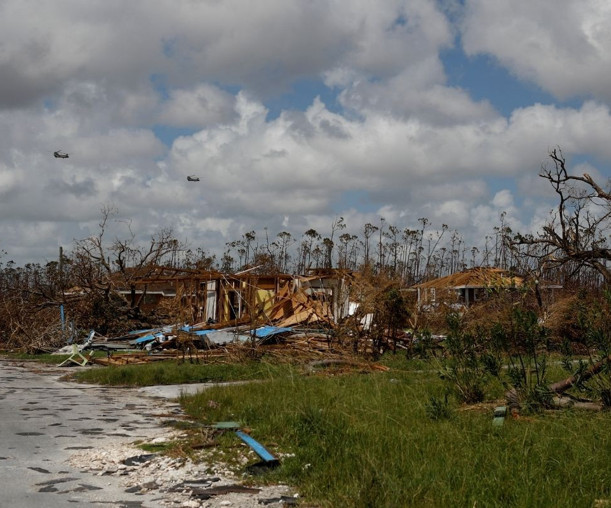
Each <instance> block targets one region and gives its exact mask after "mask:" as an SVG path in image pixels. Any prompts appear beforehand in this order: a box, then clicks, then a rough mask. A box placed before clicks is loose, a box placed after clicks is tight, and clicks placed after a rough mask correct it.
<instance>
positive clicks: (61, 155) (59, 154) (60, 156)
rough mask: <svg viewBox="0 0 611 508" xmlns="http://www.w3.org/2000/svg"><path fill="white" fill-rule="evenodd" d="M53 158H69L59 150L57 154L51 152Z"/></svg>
mask: <svg viewBox="0 0 611 508" xmlns="http://www.w3.org/2000/svg"><path fill="white" fill-rule="evenodd" d="M53 157H55V158H56V159H67V158H68V157H70V155H68V154H67V153H64V152H62V151H61V150H58V151H57V152H53Z"/></svg>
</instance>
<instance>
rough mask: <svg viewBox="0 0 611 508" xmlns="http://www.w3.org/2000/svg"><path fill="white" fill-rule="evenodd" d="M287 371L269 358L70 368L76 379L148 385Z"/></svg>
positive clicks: (241, 378)
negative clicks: (265, 360)
mask: <svg viewBox="0 0 611 508" xmlns="http://www.w3.org/2000/svg"><path fill="white" fill-rule="evenodd" d="M289 372H290V367H289V366H287V365H285V364H274V363H270V362H255V361H252V362H243V363H235V364H228V363H209V364H205V365H201V364H192V363H179V362H177V361H173V360H168V361H164V362H155V363H148V364H141V365H124V366H111V367H103V368H97V367H94V368H90V369H84V370H79V371H76V372H74V375H73V378H74V379H75V380H76V381H79V382H84V383H96V384H103V385H114V386H152V385H167V384H183V383H213V382H217V383H220V382H223V381H245V380H253V379H267V378H278V377H283V376H286V375H288V373H289Z"/></svg>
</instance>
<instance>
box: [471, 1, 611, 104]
mask: <svg viewBox="0 0 611 508" xmlns="http://www.w3.org/2000/svg"><path fill="white" fill-rule="evenodd" d="M610 23H611V4H609V2H607V1H605V0H558V1H555V2H532V1H529V0H516V1H513V2H506V1H504V0H467V2H465V9H464V22H463V26H462V41H463V47H464V49H465V51H466V53H467V54H469V55H476V54H480V53H486V54H490V55H492V56H494V57H495V58H497V59H498V61H499V62H500V63H501V64H502V65H503V66H505V67H507V68H508V69H509V70H510V71H512V72H513V73H514V74H515V75H516V76H518V77H519V78H521V79H524V80H528V81H532V82H533V83H536V84H537V85H539V86H540V87H541V88H543V89H544V90H547V91H549V92H551V93H552V94H554V95H555V96H556V97H558V98H560V99H568V98H570V97H575V96H578V97H583V96H591V97H595V98H598V99H601V100H605V101H608V100H610V99H611V75H610V74H609V72H607V70H608V68H609V66H610V65H611V36H610V34H609V30H608V27H609V24H610Z"/></svg>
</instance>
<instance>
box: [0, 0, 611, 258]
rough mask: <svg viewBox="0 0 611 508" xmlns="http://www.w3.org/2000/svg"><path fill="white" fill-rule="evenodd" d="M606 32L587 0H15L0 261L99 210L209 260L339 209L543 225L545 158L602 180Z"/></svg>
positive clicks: (441, 220) (8, 52)
mask: <svg viewBox="0 0 611 508" xmlns="http://www.w3.org/2000/svg"><path fill="white" fill-rule="evenodd" d="M610 23H611V4H610V5H607V3H606V2H600V1H597V0H579V1H578V0H558V1H557V2H554V3H550V2H546V1H543V0H535V1H533V0H529V1H527V0H517V1H512V2H509V1H508V0H465V1H455V0H438V1H432V0H389V1H387V2H384V3H382V4H377V5H374V4H371V3H370V2H364V1H354V0H345V1H342V0H340V1H337V2H333V3H330V2H322V1H316V2H307V3H304V2H301V1H299V0H263V1H261V2H257V5H256V8H255V7H250V6H248V4H244V3H243V2H240V1H239V0H223V1H221V2H214V3H208V2H200V3H193V2H189V3H187V2H178V3H177V2H173V1H170V0H160V1H159V2H155V4H154V5H152V4H150V2H145V1H144V0H134V1H133V2H130V3H129V4H125V3H124V2H119V1H117V0H110V1H104V2H102V1H97V0H94V1H91V2H88V3H87V4H86V5H84V4H81V3H75V2H74V1H73V0H57V1H56V2H53V5H52V6H50V5H49V4H48V3H45V2H42V1H35V2H28V3H27V4H24V3H23V2H20V1H19V0H6V1H4V2H2V4H0V49H1V51H0V72H1V75H2V76H3V80H2V82H1V83H0V133H1V134H2V135H1V136H0V251H5V252H6V253H7V254H6V255H4V256H3V258H0V262H1V261H2V259H14V260H15V261H16V262H18V263H26V262H41V263H44V262H45V261H46V260H49V259H54V258H55V257H56V255H57V251H58V247H59V246H60V245H62V246H64V248H66V249H69V248H70V246H71V245H72V242H73V241H74V240H75V239H81V238H84V237H86V236H88V235H91V234H95V233H96V231H97V227H98V226H97V224H98V222H99V219H100V210H101V208H102V207H104V206H113V207H115V208H116V209H117V210H118V217H119V218H120V219H121V221H119V222H117V227H119V228H120V226H121V225H125V224H126V221H129V223H130V224H131V227H132V230H133V231H136V232H137V235H138V239H142V240H143V241H146V240H147V239H148V238H149V237H150V235H151V234H154V233H155V232H156V231H159V230H160V228H172V230H173V231H174V233H175V235H176V236H177V237H178V238H179V239H181V240H186V241H188V242H189V244H190V246H191V247H192V248H197V247H201V248H203V249H205V250H207V251H209V252H214V253H219V252H222V250H223V249H224V248H225V244H226V242H228V241H232V240H236V239H239V238H240V237H241V235H243V234H244V233H245V232H248V231H256V232H258V233H259V234H261V235H262V234H263V232H264V231H265V230H266V229H267V231H268V233H269V234H270V235H271V236H272V237H273V236H274V235H275V234H277V233H280V232H281V231H288V232H290V233H291V234H292V235H293V238H294V239H295V240H296V241H299V240H300V238H301V236H302V235H303V233H304V232H305V231H306V230H308V229H311V228H313V229H316V230H317V231H319V232H320V233H321V234H322V235H323V236H324V235H328V234H329V233H330V228H331V224H332V223H333V222H334V220H335V219H336V218H337V217H339V216H342V217H344V219H345V222H346V224H347V230H349V231H350V232H352V233H355V234H358V233H359V232H360V231H362V227H363V226H364V224H366V223H373V224H377V223H379V222H380V219H381V218H384V220H385V223H386V224H392V225H394V226H396V227H398V228H400V229H405V228H413V227H415V226H416V225H417V223H418V219H419V218H420V217H428V218H429V219H430V221H431V227H432V228H440V227H441V225H442V224H447V225H448V226H449V228H450V229H451V230H454V229H455V230H457V231H459V232H460V233H461V235H463V236H464V238H465V241H466V243H467V244H468V245H478V244H481V243H482V242H483V239H484V238H485V236H486V235H489V234H491V232H492V231H493V228H494V227H495V226H496V225H498V219H499V216H500V214H501V213H505V216H506V220H507V221H508V222H509V224H510V225H511V227H512V229H513V230H515V231H523V232H528V231H537V229H538V228H540V227H541V225H542V224H543V222H544V221H545V220H546V219H547V216H548V215H547V214H548V213H549V210H550V208H551V207H552V206H553V197H554V196H553V192H551V189H549V188H547V187H546V186H545V184H544V182H542V181H541V179H540V178H539V177H538V176H537V175H538V171H539V168H540V167H541V164H543V163H545V161H546V158H547V154H548V151H549V150H550V149H552V148H554V147H556V146H560V147H561V148H562V150H563V152H564V153H565V155H566V156H567V158H568V160H569V162H570V167H571V171H575V172H584V171H586V172H588V173H590V174H592V175H593V176H595V177H597V178H599V179H600V181H601V182H603V183H604V182H606V181H607V179H608V178H609V174H610V167H611V166H610V164H611V143H609V134H608V133H609V132H611V113H610V112H609V103H610V102H611V71H610V70H609V69H611V38H610V37H609V36H608V33H609V32H608V26H610ZM57 149H62V150H64V151H66V152H68V153H70V158H69V159H64V160H59V159H54V158H53V157H52V152H53V151H54V150H57ZM193 174H195V175H197V176H199V177H200V182H198V183H197V184H196V185H195V184H192V183H189V182H187V180H186V177H187V176H188V175H193ZM116 234H119V235H120V234H125V231H123V232H120V231H119V230H118V231H117V233H116Z"/></svg>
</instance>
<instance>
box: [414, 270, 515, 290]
mask: <svg viewBox="0 0 611 508" xmlns="http://www.w3.org/2000/svg"><path fill="white" fill-rule="evenodd" d="M522 284H524V279H523V278H522V277H519V276H517V275H513V274H512V273H511V272H509V271H508V270H503V269H501V268H486V267H477V268H470V269H469V270H465V271H464V272H457V273H453V274H452V275H446V276H445V277H440V278H439V279H434V280H430V281H428V282H423V283H422V284H417V285H416V286H414V288H417V289H428V288H435V289H448V288H486V287H514V286H515V287H517V286H521V285H522Z"/></svg>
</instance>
